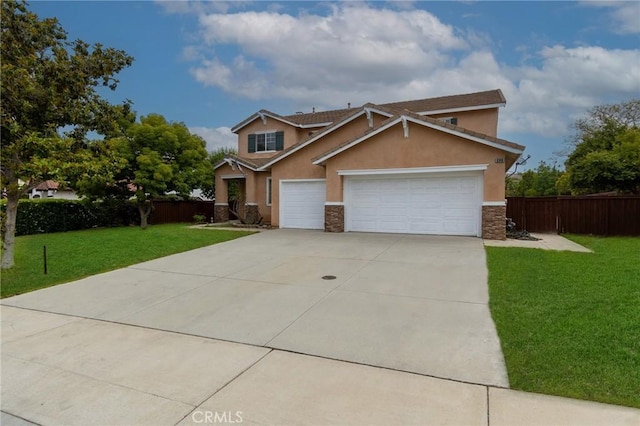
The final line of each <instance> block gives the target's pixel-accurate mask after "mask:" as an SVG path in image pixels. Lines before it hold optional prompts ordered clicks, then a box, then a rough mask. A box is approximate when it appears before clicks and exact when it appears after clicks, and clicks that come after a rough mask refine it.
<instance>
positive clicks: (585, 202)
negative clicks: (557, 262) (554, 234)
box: [558, 197, 640, 235]
mask: <svg viewBox="0 0 640 426" xmlns="http://www.w3.org/2000/svg"><path fill="white" fill-rule="evenodd" d="M558 202H559V204H560V207H559V210H560V219H559V222H560V225H559V228H558V231H559V232H560V233H568V234H594V235H640V197H560V198H559V199H558Z"/></svg>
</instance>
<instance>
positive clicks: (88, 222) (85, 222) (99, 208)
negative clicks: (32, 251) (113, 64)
mask: <svg viewBox="0 0 640 426" xmlns="http://www.w3.org/2000/svg"><path fill="white" fill-rule="evenodd" d="M5 209H6V202H3V203H1V204H0V215H1V217H2V219H3V224H4V216H5V214H4V212H5ZM136 218H137V210H136V208H135V206H134V205H133V204H132V203H130V202H128V201H123V200H106V201H95V202H91V201H87V200H47V199H43V200H20V202H19V204H18V217H17V219H16V235H31V234H40V233H52V232H64V231H75V230H79V229H88V228H101V227H111V226H127V225H129V224H131V223H135V221H136ZM3 229H4V228H3Z"/></svg>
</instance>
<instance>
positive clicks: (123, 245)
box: [0, 224, 252, 297]
mask: <svg viewBox="0 0 640 426" xmlns="http://www.w3.org/2000/svg"><path fill="white" fill-rule="evenodd" d="M251 233H252V232H245V231H225V230H212V229H191V228H189V227H188V225H185V224H170V225H152V226H149V227H148V228H147V229H146V230H143V229H140V228H138V227H125V228H107V229H93V230H87V231H75V232H61V233H55V234H40V235H25V236H21V237H17V238H16V246H15V263H16V265H15V266H14V267H13V268H11V269H9V270H6V271H5V270H3V271H2V275H1V280H2V281H1V283H2V285H1V287H0V290H1V291H0V294H1V295H2V297H8V296H13V295H16V294H21V293H26V292H29V291H33V290H37V289H40V288H44V287H49V286H52V285H55V284H60V283H64V282H69V281H73V280H77V279H80V278H83V277H87V276H89V275H94V274H97V273H100V272H106V271H111V270H113V269H118V268H122V267H125V266H128V265H133V264H135V263H138V262H143V261H146V260H150V259H155V258H157V257H162V256H166V255H169V254H173V253H179V252H183V251H187V250H191V249H195V248H198V247H204V246H207V245H211V244H216V243H221V242H223V241H228V240H233V239H235V238H238V237H242V236H245V235H249V234H251ZM43 246H47V266H48V274H47V275H45V274H44V272H43V269H44V268H43Z"/></svg>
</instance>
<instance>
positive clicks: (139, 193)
mask: <svg viewBox="0 0 640 426" xmlns="http://www.w3.org/2000/svg"><path fill="white" fill-rule="evenodd" d="M124 133H125V135H124V136H122V137H117V138H112V139H108V140H105V141H103V142H102V143H101V146H102V150H101V151H102V152H103V153H115V154H114V155H116V156H118V157H119V158H120V159H122V160H123V163H124V167H122V169H121V170H120V171H119V172H117V173H115V174H114V175H113V177H111V176H107V177H106V179H102V180H100V179H99V178H98V179H91V180H85V181H83V182H81V183H80V185H79V188H80V191H81V192H82V193H84V194H87V195H90V196H94V197H104V196H106V195H109V194H111V195H118V194H119V195H120V196H124V197H127V198H128V197H130V196H132V195H133V196H135V198H136V201H137V204H138V209H139V211H140V225H141V226H142V227H143V228H144V227H146V226H147V219H148V217H149V214H150V213H151V210H152V208H153V205H152V202H153V200H154V199H157V198H159V197H161V196H164V195H165V194H167V193H168V192H175V193H177V194H178V195H180V196H183V197H188V196H189V194H190V193H191V191H192V190H194V189H197V188H203V187H206V185H207V182H208V181H210V180H211V179H210V178H209V176H210V175H213V170H212V168H211V165H210V163H209V162H208V161H207V150H206V148H205V146H206V143H205V141H204V140H203V139H202V138H201V137H200V136H197V135H193V134H191V133H190V132H189V129H187V126H185V125H184V124H183V123H173V122H172V123H170V122H167V120H166V119H165V118H164V117H163V116H161V115H158V114H150V115H148V116H146V117H141V118H140V121H139V122H133V123H130V124H127V125H126V129H125V131H124Z"/></svg>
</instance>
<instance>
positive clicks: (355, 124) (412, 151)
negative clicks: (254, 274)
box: [215, 90, 524, 239]
mask: <svg viewBox="0 0 640 426" xmlns="http://www.w3.org/2000/svg"><path fill="white" fill-rule="evenodd" d="M505 105H506V101H505V98H504V96H503V94H502V92H501V91H500V90H491V91H486V92H479V93H469V94H462V95H454V96H444V97H438V98H430V99H421V100H413V101H406V102H394V103H387V104H379V105H378V104H371V103H368V104H365V105H362V106H360V107H357V108H350V107H349V108H346V109H341V110H333V111H322V112H315V111H313V112H311V113H297V114H293V115H286V116H282V115H279V114H276V113H273V112H271V111H267V110H261V111H258V112H256V113H255V114H253V115H251V116H249V117H247V118H246V119H245V120H243V121H241V122H240V123H238V124H237V125H235V126H234V127H233V128H232V131H233V132H234V133H236V134H237V135H238V155H237V156H230V157H228V158H226V159H225V160H224V161H221V162H220V163H218V164H217V165H216V166H215V182H216V183H215V185H216V207H215V220H216V221H218V222H219V221H226V220H228V214H229V213H228V204H227V202H228V200H227V188H228V184H229V182H230V181H231V180H235V182H237V183H239V184H240V187H241V188H242V191H243V195H244V196H243V200H244V204H245V205H244V206H242V207H243V208H244V209H245V210H244V214H245V215H246V217H247V220H248V221H249V222H253V221H257V220H258V218H260V219H261V220H262V221H263V222H264V223H270V224H271V225H272V226H275V227H280V228H303V229H324V230H325V231H328V232H349V231H360V232H385V233H386V232H389V233H409V234H436V235H471V236H478V237H483V238H493V239H504V238H505V211H506V204H505V173H506V171H507V170H508V169H509V168H510V167H511V166H512V165H513V163H514V162H515V161H516V160H517V159H518V157H519V156H520V155H521V154H522V152H523V150H524V147H523V146H521V145H518V144H515V143H512V142H509V141H506V140H503V139H499V138H497V128H498V111H499V108H501V107H504V106H505Z"/></svg>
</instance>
